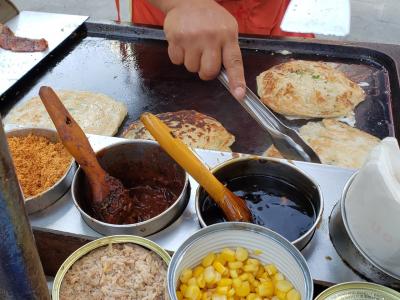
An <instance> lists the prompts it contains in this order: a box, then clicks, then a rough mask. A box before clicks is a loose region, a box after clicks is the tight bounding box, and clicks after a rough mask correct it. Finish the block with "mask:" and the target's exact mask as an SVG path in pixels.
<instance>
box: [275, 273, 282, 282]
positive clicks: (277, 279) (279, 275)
mask: <svg viewBox="0 0 400 300" xmlns="http://www.w3.org/2000/svg"><path fill="white" fill-rule="evenodd" d="M284 279H285V277H284V276H283V275H282V273H276V274H275V275H274V277H273V278H272V281H274V282H277V281H280V280H284Z"/></svg>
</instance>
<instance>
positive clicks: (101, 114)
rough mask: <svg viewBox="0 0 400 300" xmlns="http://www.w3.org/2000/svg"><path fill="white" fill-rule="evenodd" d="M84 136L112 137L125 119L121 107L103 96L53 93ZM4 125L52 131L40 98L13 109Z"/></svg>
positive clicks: (64, 92)
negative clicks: (86, 134)
mask: <svg viewBox="0 0 400 300" xmlns="http://www.w3.org/2000/svg"><path fill="white" fill-rule="evenodd" d="M56 93H57V95H58V97H59V98H60V99H61V101H62V102H63V104H64V106H65V107H66V108H67V110H68V111H69V113H70V114H71V115H72V117H73V118H74V119H75V121H76V122H77V123H78V124H79V126H80V127H81V128H82V130H83V131H84V132H85V133H91V134H98V135H106V136H113V135H114V134H116V133H117V131H118V128H119V126H120V125H121V123H122V121H123V120H124V118H125V116H126V115H127V108H126V106H125V104H123V103H121V102H118V101H116V100H114V99H112V98H110V97H108V96H106V95H103V94H98V93H92V92H83V91H56ZM4 123H6V124H17V125H23V126H34V127H44V128H52V129H55V127H54V125H53V122H52V121H51V119H50V117H49V115H48V113H47V111H46V109H45V107H44V105H43V103H42V101H41V100H40V97H34V98H32V99H30V100H28V101H27V102H25V103H23V104H21V105H19V106H17V107H14V108H13V109H12V110H11V111H10V112H9V113H8V114H7V116H6V117H5V119H4Z"/></svg>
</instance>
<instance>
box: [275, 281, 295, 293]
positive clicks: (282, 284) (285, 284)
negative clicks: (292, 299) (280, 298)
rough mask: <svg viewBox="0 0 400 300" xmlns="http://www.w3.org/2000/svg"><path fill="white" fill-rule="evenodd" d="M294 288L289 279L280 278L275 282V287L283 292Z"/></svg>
mask: <svg viewBox="0 0 400 300" xmlns="http://www.w3.org/2000/svg"><path fill="white" fill-rule="evenodd" d="M292 288H293V285H292V284H291V283H290V282H289V281H287V280H278V281H277V282H276V283H275V289H276V290H278V291H281V292H285V293H287V292H289V291H290V290H291V289H292Z"/></svg>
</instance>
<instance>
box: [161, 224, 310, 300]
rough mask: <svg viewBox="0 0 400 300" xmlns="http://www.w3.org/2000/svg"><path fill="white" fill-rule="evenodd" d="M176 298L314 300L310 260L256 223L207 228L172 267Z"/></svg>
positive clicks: (172, 290) (184, 247)
mask: <svg viewBox="0 0 400 300" xmlns="http://www.w3.org/2000/svg"><path fill="white" fill-rule="evenodd" d="M167 278H168V281H167V282H168V294H169V296H170V298H171V300H181V299H191V300H197V299H210V300H230V299H246V300H263V299H270V300H312V299H313V291H314V290H313V281H312V278H311V273H310V270H309V269H308V266H307V263H306V260H305V259H304V257H303V256H302V254H301V253H300V251H299V250H297V248H296V247H294V246H293V245H292V244H291V243H290V242H289V241H288V240H286V239H285V238H283V237H282V236H281V235H279V234H277V233H275V232H273V231H271V230H269V229H267V228H265V227H262V226H259V225H255V224H250V223H239V222H229V223H218V224H215V225H211V226H208V227H206V228H203V229H201V230H200V231H198V232H197V233H195V234H194V235H192V236H191V237H190V238H188V239H187V240H186V241H185V242H184V243H183V244H182V245H181V246H180V247H179V249H178V250H177V251H176V252H175V254H174V256H173V257H172V260H171V263H170V265H169V267H168V274H167Z"/></svg>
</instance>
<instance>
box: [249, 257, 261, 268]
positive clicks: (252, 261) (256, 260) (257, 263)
mask: <svg viewBox="0 0 400 300" xmlns="http://www.w3.org/2000/svg"><path fill="white" fill-rule="evenodd" d="M246 264H250V265H256V266H258V265H259V264H260V261H259V260H258V259H255V258H249V259H248V260H247V262H246Z"/></svg>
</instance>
